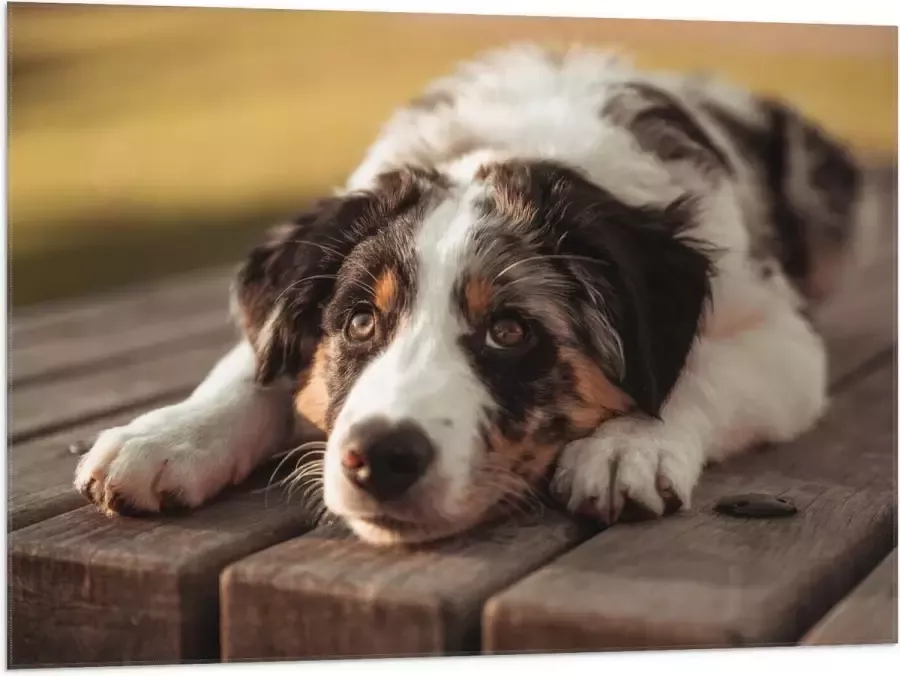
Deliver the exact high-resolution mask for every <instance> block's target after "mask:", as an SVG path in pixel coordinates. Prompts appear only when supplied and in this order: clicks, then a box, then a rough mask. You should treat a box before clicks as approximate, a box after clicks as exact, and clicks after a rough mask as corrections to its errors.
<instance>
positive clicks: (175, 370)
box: [9, 330, 236, 444]
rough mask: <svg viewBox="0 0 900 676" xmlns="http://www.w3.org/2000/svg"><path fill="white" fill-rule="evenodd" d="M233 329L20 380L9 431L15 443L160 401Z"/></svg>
mask: <svg viewBox="0 0 900 676" xmlns="http://www.w3.org/2000/svg"><path fill="white" fill-rule="evenodd" d="M235 340H236V336H235V333H234V332H233V331H232V330H228V331H223V332H222V333H221V334H219V335H218V336H217V337H216V338H214V339H211V340H209V341H208V342H204V344H202V345H200V346H195V345H192V346H190V347H188V348H184V349H178V350H174V351H172V353H166V354H162V355H157V356H155V357H153V358H150V359H142V360H139V361H136V362H134V363H128V364H125V365H121V366H120V367H119V368H116V369H112V370H102V369H101V370H100V371H98V372H96V373H93V372H90V373H85V374H82V375H80V376H78V377H74V378H69V379H65V380H61V381H59V382H46V383H44V382H37V383H33V384H31V385H22V386H20V387H16V388H14V389H13V390H12V393H11V395H10V398H9V399H10V424H9V434H10V441H11V443H13V444H15V443H17V442H20V441H25V440H27V439H29V438H33V437H36V436H37V435H39V434H49V433H52V432H55V431H57V430H62V429H65V428H66V427H69V426H72V425H75V424H78V423H80V422H85V421H88V420H91V419H94V418H98V417H100V416H103V415H108V414H112V413H116V412H119V411H124V410H129V409H133V408H136V407H138V406H142V405H149V404H151V403H154V402H160V401H162V400H163V399H167V398H171V397H173V396H175V395H177V394H187V393H188V392H190V391H191V390H193V389H194V388H195V387H196V386H197V385H198V384H199V383H200V381H201V380H202V379H203V377H204V376H205V375H206V374H207V373H208V372H209V370H210V369H211V368H212V367H213V365H214V364H215V363H216V362H217V361H218V359H220V358H221V357H222V355H224V354H225V352H226V351H227V350H228V349H229V348H230V347H231V346H232V344H233V343H234V342H235Z"/></svg>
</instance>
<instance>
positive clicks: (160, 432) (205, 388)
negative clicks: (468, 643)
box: [75, 46, 867, 543]
mask: <svg viewBox="0 0 900 676" xmlns="http://www.w3.org/2000/svg"><path fill="white" fill-rule="evenodd" d="M866 186H867V182H866V181H864V180H863V172H862V170H861V169H860V167H859V166H858V165H857V164H856V163H855V162H854V160H853V159H852V157H851V156H850V155H849V153H848V152H847V151H846V150H844V149H843V148H842V147H841V146H840V144H839V143H837V142H836V141H835V140H833V139H831V138H829V137H828V136H826V135H825V134H824V133H823V132H822V131H821V130H820V129H819V128H818V127H817V126H816V125H815V124H813V123H812V122H810V121H809V120H807V119H805V118H804V117H802V116H801V115H799V114H797V113H796V112H794V111H793V110H792V109H791V108H789V107H787V106H785V105H783V104H781V103H779V102H777V101H773V100H770V99H766V98H763V97H757V96H753V95H750V94H748V93H744V92H742V91H739V90H735V89H733V88H730V87H728V86H725V85H724V84H722V83H719V82H717V81H715V80H712V79H708V78H692V77H675V76H670V75H663V74H647V73H642V72H639V71H637V70H635V69H634V68H633V67H632V66H631V65H630V64H629V63H627V62H626V61H624V60H621V59H620V58H618V57H616V56H615V55H611V54H608V53H606V52H597V51H592V50H589V49H581V48H578V49H572V50H570V51H569V52H567V53H565V54H556V53H551V52H550V51H546V50H544V49H541V48H539V47H535V46H515V47H511V48H506V49H502V50H499V51H495V52H492V53H489V54H487V55H485V56H484V57H482V58H480V59H478V60H476V61H473V62H471V63H468V64H466V65H464V66H463V67H461V68H460V70H459V71H458V72H457V73H456V74H454V75H452V76H450V77H447V78H444V79H441V80H438V81H436V82H435V83H434V84H433V85H432V86H431V87H430V88H429V89H428V90H427V92H426V93H425V95H423V96H422V97H420V98H419V99H417V100H415V101H413V102H412V103H410V104H409V105H408V106H406V107H405V108H403V109H401V110H399V111H398V112H397V113H396V115H395V116H394V117H393V118H392V119H391V120H390V121H389V122H388V124H387V125H386V126H385V128H384V129H383V131H382V133H381V135H380V136H379V138H377V140H376V141H375V143H374V145H373V146H372V147H371V148H370V150H369V152H368V155H367V156H366V158H365V160H364V161H363V163H362V165H361V166H360V167H359V168H358V169H357V170H356V171H355V173H354V174H353V175H352V176H351V177H350V180H349V182H348V184H347V186H346V189H345V190H343V191H341V192H340V193H339V194H337V195H336V196H333V197H330V198H326V199H324V200H322V201H321V202H320V203H318V204H317V205H315V206H314V207H312V208H311V209H310V210H309V211H308V212H307V213H304V214H303V215H301V216H299V217H298V218H297V219H296V220H295V221H294V222H292V223H290V224H287V225H285V226H282V227H280V228H278V229H277V230H276V231H275V232H274V233H273V234H272V235H271V237H270V239H269V241H267V242H266V243H264V244H262V245H261V246H259V247H258V248H256V249H254V250H253V251H252V252H251V253H250V255H249V257H248V259H247V260H246V261H245V262H244V264H243V265H242V267H241V268H240V271H239V272H238V274H237V277H236V281H235V284H234V289H233V311H234V314H235V316H236V318H237V320H238V321H239V323H240V326H241V328H242V331H243V335H244V340H243V342H241V343H240V344H239V345H238V346H237V347H235V348H234V350H233V351H232V352H230V353H229V354H228V355H227V356H225V357H224V358H223V359H222V360H221V362H220V363H219V364H218V365H217V366H216V367H215V368H214V369H213V371H212V372H211V373H210V374H209V376H208V377H207V379H206V380H205V381H204V382H203V383H202V384H201V385H200V386H199V387H198V389H197V390H196V391H195V392H194V393H193V394H191V396H190V397H189V398H188V399H186V400H185V401H183V402H181V403H178V404H175V405H172V406H167V407H165V408H161V409H159V410H156V411H152V412H150V413H147V414H145V415H142V416H140V417H138V418H137V419H135V420H134V421H133V422H131V423H130V424H128V425H125V426H123V427H117V428H114V429H110V430H107V431H105V432H104V433H103V434H101V435H100V437H99V438H98V440H97V441H96V443H95V445H94V446H93V448H92V449H91V450H90V452H89V453H88V454H87V455H86V456H85V457H84V458H83V460H82V462H81V464H80V465H79V467H78V470H77V476H76V480H75V483H76V486H77V487H78V489H79V490H80V491H81V492H82V493H83V494H84V495H85V496H87V497H88V498H89V499H90V500H91V501H92V502H94V503H96V504H97V505H99V506H100V507H101V508H102V509H104V511H106V512H109V513H122V512H126V511H130V512H151V513H152V512H157V511H160V510H165V509H166V508H167V507H168V506H170V505H173V504H176V505H180V506H188V507H195V506H198V505H200V504H201V503H204V502H205V501H208V500H209V499H211V498H212V497H213V496H215V495H216V494H217V493H219V492H220V491H221V490H222V489H224V488H225V487H226V486H228V485H231V484H235V483H238V482H241V481H242V480H243V479H244V478H246V477H247V476H248V474H249V473H250V472H251V471H252V470H253V469H254V467H255V466H257V465H259V464H260V463H261V462H262V461H263V460H264V459H266V458H267V457H270V456H271V455H272V454H274V453H276V452H278V451H280V450H284V449H285V448H287V447H288V446H289V445H290V444H291V443H295V442H296V440H295V439H294V437H295V435H296V429H297V425H296V422H297V419H298V414H299V417H302V418H304V419H306V420H309V421H312V422H313V423H314V424H315V425H316V426H317V427H318V428H319V429H320V430H322V431H323V432H324V433H326V434H327V437H328V440H327V445H325V444H323V447H324V461H323V463H322V467H321V469H322V474H321V480H322V487H323V489H324V502H325V505H326V506H327V508H328V510H329V511H330V512H332V513H333V514H336V515H338V516H340V517H341V518H343V519H344V520H345V521H346V522H347V523H348V524H349V526H350V527H351V528H352V529H353V530H354V531H355V532H356V533H357V534H358V535H359V536H360V537H361V538H363V539H364V540H367V541H369V542H373V543H398V542H421V541H427V540H433V539H438V538H442V537H446V536H449V535H452V534H454V533H459V532H461V531H464V530H467V529H469V528H471V527H472V526H474V525H476V524H478V523H481V522H483V521H485V520H486V519H487V518H488V516H489V515H491V514H494V513H496V511H497V509H498V506H502V505H504V504H508V502H509V500H510V498H511V497H515V496H517V495H522V494H525V493H527V492H528V491H529V490H531V488H532V487H534V486H535V485H537V483H538V482H539V481H540V480H541V479H542V478H544V477H547V478H549V479H550V486H551V488H552V490H553V491H554V492H555V493H556V494H557V495H558V496H560V497H561V498H562V499H563V501H564V502H565V503H566V504H567V505H568V507H569V508H570V509H571V510H572V511H573V512H587V513H589V514H592V515H593V516H595V517H596V518H598V519H600V520H602V521H603V522H605V523H607V524H609V523H612V522H614V521H616V520H617V519H618V518H619V516H620V515H621V513H622V510H623V508H624V507H626V506H629V505H636V506H640V507H641V508H642V509H643V511H644V512H647V513H650V514H654V515H662V514H664V513H666V512H667V511H668V510H670V509H677V508H679V507H682V508H683V507H687V506H689V505H690V499H691V493H692V491H693V489H694V487H695V485H696V484H697V481H698V478H699V476H700V474H701V471H702V470H703V467H704V465H706V464H707V463H709V462H712V461H717V460H721V459H723V458H726V457H727V456H729V455H731V454H734V453H735V452H737V451H739V450H741V449H744V448H747V447H748V446H751V445H753V444H758V443H764V442H782V441H786V440H789V439H792V438H794V437H796V436H797V435H799V434H800V433H802V432H804V431H806V430H808V429H809V428H810V427H811V426H813V425H814V424H815V423H816V421H817V419H818V418H819V417H820V416H821V415H822V413H823V411H824V409H825V407H826V402H827V397H826V366H827V365H826V354H825V349H824V347H823V342H822V339H821V338H820V336H819V335H817V333H816V332H815V330H814V329H813V327H812V326H811V324H810V323H809V322H808V320H807V312H808V311H809V309H810V307H811V306H812V305H813V304H815V303H816V302H818V301H819V300H820V299H822V298H825V297H826V296H828V294H829V293H830V292H832V291H833V290H834V288H835V286H836V284H837V283H838V281H839V280H840V278H841V277H842V275H843V271H844V270H845V269H846V267H847V265H846V263H847V262H848V261H850V260H851V259H852V257H853V255H854V252H855V250H856V245H857V243H858V241H859V240H860V234H861V233H862V229H861V228H860V223H861V222H862V218H861V208H862V207H863V205H864V204H866V203H867V190H866ZM551 473H552V476H549V475H550V474H551Z"/></svg>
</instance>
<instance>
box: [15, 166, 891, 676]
mask: <svg viewBox="0 0 900 676" xmlns="http://www.w3.org/2000/svg"><path fill="white" fill-rule="evenodd" d="M896 180H897V179H896V173H895V172H894V170H890V171H885V173H884V181H885V191H884V192H885V197H886V205H888V207H889V208H888V209H887V210H886V212H885V217H884V220H885V223H884V232H883V242H884V244H883V246H882V247H881V248H880V253H879V256H878V257H877V259H876V260H874V261H873V263H872V264H871V265H870V266H869V267H867V268H866V269H865V270H864V271H862V272H861V273H860V274H858V275H856V277H855V278H854V280H853V281H852V283H851V284H850V285H848V286H847V288H846V289H845V291H844V292H843V293H842V294H841V295H840V296H839V297H837V298H835V299H834V300H833V301H832V302H831V303H830V304H829V305H828V306H827V307H826V308H824V309H823V311H822V312H821V313H820V315H819V317H817V321H818V322H819V323H820V325H821V326H822V330H823V332H824V333H825V335H826V336H827V340H828V345H829V349H830V353H831V359H832V362H831V381H830V382H831V392H832V403H831V409H830V412H829V414H828V415H827V417H826V419H825V420H824V421H823V422H822V424H821V425H820V426H819V427H818V428H817V429H815V430H814V431H812V432H810V433H809V434H807V435H805V436H804V437H802V438H801V439H798V440H797V441H795V442H794V443H791V444H787V445H785V446H783V447H780V448H775V449H768V450H762V451H759V452H752V453H748V454H747V455H744V456H742V457H739V458H737V459H735V460H734V461H731V462H728V463H726V464H723V465H721V466H717V467H714V468H712V469H710V470H709V471H708V472H707V474H706V475H705V476H704V478H703V480H702V483H701V485H700V487H699V488H698V490H697V492H696V494H695V503H694V505H693V507H692V509H691V510H690V511H688V512H685V513H680V514H677V515H674V516H671V517H667V518H665V519H662V520H658V521H650V522H642V523H631V524H621V525H617V526H615V527H613V528H610V529H608V530H606V531H604V532H598V530H597V529H596V528H595V527H593V526H592V525H590V524H588V523H584V522H580V521H574V520H572V519H570V518H568V517H566V516H565V515H563V514H561V513H557V512H555V511H553V510H551V509H548V510H547V511H546V512H545V513H543V514H534V515H530V516H527V517H520V518H518V519H516V520H513V521H510V522H506V523H501V524H497V525H495V526H492V527H489V528H485V529H481V530H479V531H477V532H475V533H473V534H471V535H469V536H467V537H464V538H460V539H457V540H453V541H448V542H444V543H440V544H436V545H431V546H426V547H422V548H413V549H376V548H373V547H370V546H367V545H365V544H363V543H360V542H359V541H357V540H356V539H355V538H354V537H352V536H351V535H349V534H348V533H347V532H346V530H345V529H343V528H342V527H341V526H340V525H335V524H333V523H329V524H324V525H318V526H316V525H315V524H313V523H311V521H310V518H309V516H308V515H307V514H306V513H305V512H304V510H303V509H302V508H301V506H300V505H299V503H297V502H293V503H292V502H290V501H289V500H287V498H286V497H285V496H284V495H283V494H282V493H281V492H280V491H278V490H275V491H272V490H261V487H262V488H263V489H264V488H265V484H266V482H265V479H266V478H268V476H267V475H266V476H264V477H263V478H262V479H260V480H259V481H256V480H254V481H251V482H250V483H249V484H248V485H246V486H242V487H239V488H235V489H233V490H230V491H228V492H227V494H226V495H224V496H223V497H222V498H221V499H218V500H216V501H215V502H213V503H212V504H210V505H209V506H207V507H205V508H203V509H200V510H198V511H196V512H195V513H192V514H190V515H187V516H180V517H158V518H149V517H145V518H124V517H119V518H107V517H104V516H102V515H101V514H99V513H98V512H97V510H96V509H95V508H94V507H93V506H90V505H87V504H86V503H85V500H84V499H83V498H82V497H81V496H80V495H78V494H77V493H76V492H75V490H74V488H73V487H72V477H73V471H74V468H75V465H76V463H77V461H78V456H77V455H75V454H73V453H72V452H70V450H69V446H70V444H72V443H73V442H77V441H79V440H91V439H92V437H93V435H94V434H96V433H97V432H98V431H99V430H102V429H104V428H106V427H109V426H112V425H116V424H119V423H122V422H126V421H127V420H129V419H131V418H132V417H134V416H135V415H136V414H138V413H140V412H142V411H145V410H148V409H150V408H154V407H157V406H159V405H161V404H165V403H168V402H172V401H175V400H177V399H178V398H179V397H183V396H184V395H185V394H186V393H187V392H189V391H190V390H191V389H192V388H193V387H194V386H195V385H196V384H197V383H198V382H199V381H200V380H201V379H202V377H203V376H204V375H205V373H206V371H207V370H208V369H209V368H210V367H211V366H212V365H213V364H214V363H215V361H216V360H217V359H218V358H219V357H220V356H221V355H222V354H223V352H224V351H225V350H227V349H228V347H229V346H230V345H231V343H232V342H233V341H234V339H235V337H236V333H235V330H234V329H233V328H232V326H231V325H230V323H229V320H228V317H227V313H226V311H225V310H226V307H227V285H228V280H229V275H230V271H229V270H212V271H206V272H203V273H200V274H194V275H190V276H187V277H182V278H178V279H171V280H165V281H162V282H159V283H156V284H154V285H151V286H148V287H146V288H143V289H141V290H133V291H129V292H124V293H119V294H116V295H112V296H108V297H105V298H100V299H88V300H84V301H80V302H77V303H74V304H71V303H70V304H66V305H61V306H56V307H43V308H37V309H34V310H29V311H27V312H22V313H19V314H17V315H14V316H13V318H12V321H11V324H10V339H11V352H10V383H11V395H10V411H11V414H10V417H9V428H10V432H9V505H8V506H9V514H10V516H9V538H8V542H9V552H10V567H9V602H10V611H11V612H10V617H11V624H10V652H9V655H10V657H9V664H10V666H12V667H21V666H37V665H40V666H51V665H86V664H93V665H102V664H108V665H112V664H137V663H143V664H147V663H173V662H196V661H217V660H228V661H232V660H245V659H284V658H318V657H337V656H341V657H351V656H400V655H434V654H445V655H446V654H464V653H477V652H489V653H503V652H534V651H551V650H614V649H621V648H678V647H686V646H693V647H724V646H749V645H761V644H766V645H772V644H796V643H810V644H823V643H832V644H834V643H869V642H873V643H874V642H896V641H897V623H896V616H897V598H896V575H897V572H896V567H897V555H896V546H897V545H896V536H895V533H896V513H897V509H896V503H897V489H896V459H897V455H896V454H897V441H896V436H895V430H896V417H895V414H896V411H897V403H896V391H897V390H896V387H897V386H896V309H897V305H896V297H895V289H896V285H895V279H896V273H895V270H896V268H895V257H896V251H897V238H896V222H897V221H896V196H895V187H896ZM888 198H889V199H888ZM754 491H757V492H766V493H770V494H774V495H779V496H784V497H788V498H790V499H791V500H792V501H793V502H794V504H795V505H796V506H797V507H798V508H799V511H798V513H797V514H796V515H795V516H793V517H789V518H781V519H763V520H748V519H740V518H734V517H729V516H725V515H721V514H719V513H717V512H716V511H715V510H714V509H713V506H714V504H715V503H716V501H717V500H718V499H720V498H722V497H725V496H729V495H734V494H740V493H747V492H754ZM892 552H893V554H892Z"/></svg>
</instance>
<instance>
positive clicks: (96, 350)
mask: <svg viewBox="0 0 900 676" xmlns="http://www.w3.org/2000/svg"><path fill="white" fill-rule="evenodd" d="M228 283H229V276H228V275H225V274H223V273H222V272H221V271H217V272H215V273H214V274H211V273H209V272H205V273H199V274H195V275H193V276H182V277H179V278H177V279H176V280H174V281H169V282H167V283H166V284H165V285H161V286H160V287H159V288H156V289H149V290H143V291H140V292H137V291H131V292H123V293H119V294H116V295H115V296H113V297H112V298H103V299H99V300H97V299H94V300H91V301H88V302H82V303H80V304H79V305H77V306H75V307H74V308H70V309H69V310H64V311H61V312H59V313H57V312H55V311H54V310H53V308H49V309H47V310H45V311H44V312H42V313H32V314H31V315H30V317H29V318H28V320H25V321H22V322H20V323H18V324H17V323H16V319H15V318H14V319H13V326H14V327H17V329H13V330H12V331H11V339H10V343H11V351H10V359H9V364H10V375H11V380H10V382H11V383H12V384H13V385H14V386H15V385H18V384H23V383H28V382H33V381H34V380H36V379H43V380H49V379H51V378H53V379H57V380H58V379H59V378H61V377H64V376H69V375H71V374H73V373H79V372H84V371H85V370H88V369H91V370H94V371H96V370H98V369H99V368H114V367H115V366H116V365H118V364H119V363H123V362H127V361H129V360H132V361H133V360H134V359H136V358H139V357H140V356H144V355H146V354H148V351H153V350H154V349H155V350H156V352H157V353H159V352H161V351H162V350H164V349H177V347H176V344H178V343H184V342H190V341H194V342H196V341H197V340H198V339H199V340H202V339H204V338H206V337H209V336H215V335H216V334H219V333H221V332H222V331H225V330H228V329H229V327H230V326H231V325H232V324H231V321H230V317H229V312H228Z"/></svg>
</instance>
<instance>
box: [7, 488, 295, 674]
mask: <svg viewBox="0 0 900 676" xmlns="http://www.w3.org/2000/svg"><path fill="white" fill-rule="evenodd" d="M267 498H268V499H267ZM308 527H309V523H308V518H307V516H306V514H305V512H304V510H302V509H300V508H298V506H297V505H296V504H289V503H287V502H286V501H284V500H280V499H277V498H275V497H273V496H267V495H266V494H265V493H260V492H252V493H237V492H236V494H233V495H231V496H228V497H226V499H223V500H219V501H217V502H215V503H213V504H211V505H209V506H208V507H206V508H204V509H201V510H199V511H198V512H196V513H194V514H192V515H190V516H189V517H184V518H178V517H170V518H115V519H110V518H107V517H105V516H102V515H101V514H99V513H98V512H97V510H96V509H94V508H93V507H92V506H87V507H82V508H80V509H76V510H75V511H72V512H68V513H65V514H62V515H59V516H56V517H53V518H51V519H48V520H46V521H42V522H40V523H36V524H34V525H31V526H28V527H26V528H23V529H20V530H17V531H15V532H13V533H11V534H10V537H9V544H8V546H9V550H10V559H9V580H10V597H9V603H10V637H11V638H10V657H9V661H10V664H11V665H12V666H54V665H55V666H62V665H66V666H76V665H86V664H139V663H140V664H147V663H163V662H167V663H171V662H183V661H194V660H203V661H208V660H213V661H214V660H216V659H217V658H218V656H219V636H218V632H219V629H218V607H219V604H218V579H219V573H220V572H221V570H222V568H224V567H225V566H226V565H227V564H228V563H230V562H232V561H234V560H237V559H239V558H241V557H243V556H246V555H248V554H251V553H252V552H254V551H256V550H259V549H262V548H264V547H267V546H269V545H272V544H275V543H277V542H280V541H282V540H285V539H287V538H289V537H291V536H295V535H299V534H300V533H302V532H303V531H305V530H307V529H308Z"/></svg>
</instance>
